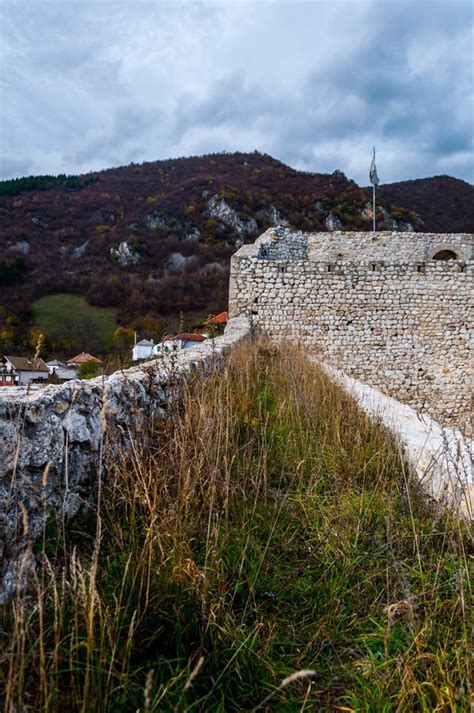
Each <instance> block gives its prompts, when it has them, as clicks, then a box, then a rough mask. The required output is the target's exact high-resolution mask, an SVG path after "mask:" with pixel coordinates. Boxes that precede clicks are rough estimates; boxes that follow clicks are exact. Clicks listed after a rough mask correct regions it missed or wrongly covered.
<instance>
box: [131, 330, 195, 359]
mask: <svg viewBox="0 0 474 713" xmlns="http://www.w3.org/2000/svg"><path fill="white" fill-rule="evenodd" d="M205 339H206V335H204V334H198V333H197V332H181V333H180V334H176V335H174V336H169V337H163V339H162V341H161V342H158V343H157V344H154V343H153V341H151V340H148V339H142V340H141V341H140V342H137V343H136V344H135V346H134V347H133V349H132V360H133V361H139V360H140V359H151V358H152V357H154V356H159V355H161V354H171V353H172V352H176V351H179V350H180V349H189V347H194V346H196V344H200V343H201V342H203V341H204V340H205Z"/></svg>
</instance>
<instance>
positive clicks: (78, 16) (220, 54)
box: [0, 0, 474, 185]
mask: <svg viewBox="0 0 474 713" xmlns="http://www.w3.org/2000/svg"><path fill="white" fill-rule="evenodd" d="M0 82H1V83H0V102H1V107H0V177H1V178H11V177H17V176H22V175H30V174H44V173H52V174H57V173H87V172H88V171H94V170H98V169H101V168H108V167H111V166H119V165H124V164H128V163H130V162H135V163H141V162H142V161H154V160H157V159H165V158H170V157H178V156H190V155H196V154H204V153H209V152H217V151H253V150H255V149H257V150H259V151H261V152H264V153H268V154H270V155H272V156H274V157H275V158H277V159H279V160H281V161H283V162H285V163H287V164H288V165H290V166H292V167H294V168H297V169H302V170H306V171H315V172H329V173H331V172H332V171H334V170H336V169H339V170H342V171H344V173H345V174H346V175H347V176H348V177H349V178H352V179H354V180H356V181H357V182H358V183H359V184H361V185H367V183H368V169H369V165H370V161H371V154H372V147H373V146H376V148H377V169H378V173H379V176H380V180H381V182H382V183H388V182H392V181H399V180H406V179H411V178H419V177H423V176H430V175H439V174H449V175H452V176H456V177H458V178H463V179H464V180H467V181H470V182H473V181H474V148H473V143H474V142H473V117H474V78H473V5H472V4H471V2H464V1H463V2H460V1H458V0H425V1H421V0H397V2H391V1H389V0H350V1H346V0H331V2H319V1H318V0H312V1H306V2H300V0H288V1H284V0H282V1H274V0H240V1H234V0H215V1H208V0H202V1H201V0H199V1H197V2H188V1H186V0H172V1H168V2H165V1H162V0H153V1H149V0H0Z"/></svg>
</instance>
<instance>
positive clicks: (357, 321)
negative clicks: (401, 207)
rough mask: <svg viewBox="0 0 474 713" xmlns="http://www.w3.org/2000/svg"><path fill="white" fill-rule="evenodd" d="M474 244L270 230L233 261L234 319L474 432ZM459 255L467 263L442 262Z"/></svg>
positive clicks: (448, 238) (450, 238) (455, 239)
mask: <svg viewBox="0 0 474 713" xmlns="http://www.w3.org/2000/svg"><path fill="white" fill-rule="evenodd" d="M471 245H472V236H469V235H438V234H419V233H411V234H407V233H404V234H400V233H376V234H371V233H338V234H335V233H331V234H312V235H306V236H305V235H304V234H302V233H291V232H289V231H287V230H282V229H277V230H270V231H267V233H264V235H263V236H261V237H260V238H259V239H258V240H257V241H256V243H255V244H254V245H246V246H244V247H242V248H241V249H240V250H239V251H238V252H237V253H236V254H235V255H234V256H233V258H232V263H231V280H230V304H229V309H230V313H231V315H235V314H246V315H247V316H249V318H250V319H251V321H252V323H253V324H254V325H255V326H256V327H260V328H261V329H262V330H264V331H265V332H267V333H269V334H270V335H272V336H274V337H276V338H290V339H295V340H300V341H301V342H303V343H304V344H306V345H308V346H309V347H310V348H311V349H313V350H314V351H316V352H318V353H320V354H321V356H322V357H323V358H324V359H325V360H327V361H328V362H329V363H330V364H333V365H334V366H336V367H338V368H340V369H342V370H343V371H344V372H345V373H347V374H349V375H351V376H353V377H355V378H357V379H359V380H361V381H363V382H365V383H366V384H369V385H371V386H374V387H377V388H380V389H381V390H382V391H383V392H385V393H387V394H388V395H390V396H393V397H395V398H397V399H399V400H401V401H403V402H405V403H407V404H409V405H410V406H412V407H413V408H415V409H416V410H417V411H418V412H424V411H426V412H428V413H430V414H431V415H432V416H433V417H434V418H435V419H437V420H438V421H439V422H440V423H442V424H445V425H454V426H458V427H461V428H468V426H467V422H468V420H469V414H470V406H471V404H470V401H471V383H470V363H469V358H470V341H469V334H470V328H471V327H472V322H471V314H472V273H473V262H472V260H471V252H470V250H471ZM449 248H451V249H453V250H454V251H456V254H457V257H458V259H455V260H448V261H441V260H434V259H432V258H433V256H434V254H435V253H436V252H437V250H439V249H449Z"/></svg>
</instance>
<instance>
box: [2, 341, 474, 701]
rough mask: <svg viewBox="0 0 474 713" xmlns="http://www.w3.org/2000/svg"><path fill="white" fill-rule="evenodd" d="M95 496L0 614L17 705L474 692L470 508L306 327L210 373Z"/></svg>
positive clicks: (425, 696)
mask: <svg viewBox="0 0 474 713" xmlns="http://www.w3.org/2000/svg"><path fill="white" fill-rule="evenodd" d="M99 512H100V520H99V524H100V527H99V528H97V529H96V527H95V522H91V520H90V519H89V520H85V521H84V522H82V523H80V522H76V523H75V524H74V527H72V526H70V527H69V528H68V533H67V537H66V540H65V542H63V541H62V537H61V536H60V534H59V532H58V531H57V529H56V531H55V530H54V528H51V531H50V532H49V533H48V537H47V538H46V539H47V545H48V546H47V548H46V552H47V555H48V558H49V559H48V560H46V559H45V568H44V571H43V572H42V571H41V570H40V571H39V573H38V581H37V592H36V593H33V594H31V595H30V597H31V600H33V601H35V602H36V606H35V607H34V608H32V607H31V600H30V606H29V605H28V602H27V601H23V600H19V601H17V602H16V605H15V616H14V617H12V616H11V615H9V614H8V613H6V614H4V617H3V628H4V633H5V654H4V656H3V662H2V663H3V664H4V666H3V670H4V671H5V672H6V673H5V684H6V690H7V695H8V700H10V701H11V702H12V703H14V704H15V705H16V706H17V707H18V708H17V709H18V710H21V707H22V706H30V710H35V711H36V710H45V711H62V710H65V709H69V710H70V711H111V712H112V711H113V713H120V712H122V711H123V712H126V711H127V712H128V711H137V710H140V711H143V712H145V711H147V712H148V713H149V712H151V711H160V712H162V711H170V712H171V711H213V712H214V711H222V712H224V711H226V712H227V711H285V712H287V711H290V712H292V711H295V712H296V711H314V710H318V711H319V710H321V711H337V710H339V711H367V712H374V713H376V712H377V713H378V712H380V711H381V712H387V713H388V712H389V711H407V712H408V711H423V712H425V711H426V713H428V712H430V713H431V712H432V711H435V710H436V711H468V710H469V693H470V688H469V686H470V673H469V653H470V651H469V641H470V636H469V634H470V632H469V621H470V620H469V611H468V605H469V596H470V589H469V586H470V580H469V577H468V561H469V552H468V548H469V547H470V548H471V553H472V541H470V540H469V537H468V535H469V533H468V531H467V527H466V526H465V525H463V524H462V523H460V522H458V521H456V520H454V519H453V518H452V517H450V516H449V515H448V514H446V513H437V512H435V511H434V510H432V509H431V506H430V505H429V504H427V503H426V502H425V501H424V500H423V499H422V498H421V497H420V494H419V492H418V491H417V488H416V486H415V484H414V483H412V482H411V481H410V478H409V475H408V473H407V471H406V468H405V464H404V463H403V461H402V459H401V458H400V455H399V453H398V451H397V448H396V446H395V444H394V443H393V442H392V441H391V440H390V438H389V437H388V436H387V434H386V433H385V431H384V430H383V429H381V428H379V427H377V426H374V425H373V424H372V423H370V422H369V421H368V419H367V418H366V416H365V415H364V414H363V413H361V412H360V411H359V410H358V408H357V407H356V405H355V404H354V402H353V401H352V400H351V399H350V398H349V397H348V396H347V395H345V394H344V393H343V392H342V391H341V390H340V389H339V388H338V387H337V386H335V385H334V384H333V383H332V382H330V381H329V380H328V378H327V377H326V376H324V374H322V373H321V372H320V371H319V370H318V369H317V368H316V367H315V366H311V365H309V364H308V362H307V361H306V359H305V357H304V355H303V354H302V353H300V352H298V351H297V350H296V349H294V348H289V347H288V348H285V349H283V350H282V351H281V352H280V353H278V354H272V353H270V352H269V351H268V350H267V348H266V347H265V345H264V344H263V343H262V344H259V345H253V346H252V345H245V346H243V347H242V348H241V349H239V350H237V351H236V352H235V353H234V354H233V356H232V357H231V358H230V360H229V362H228V364H227V365H226V366H225V367H223V371H220V372H219V373H216V374H215V375H214V376H211V377H207V378H206V379H204V378H201V377H197V378H196V380H195V382H194V383H191V384H189V388H188V392H187V393H186V396H185V399H184V403H183V405H182V407H180V408H179V409H178V410H177V411H176V412H175V414H174V415H173V417H172V418H170V419H169V420H168V421H167V422H165V423H162V424H160V425H159V427H158V428H157V429H156V430H155V431H154V432H153V433H152V434H142V435H141V437H140V440H138V439H137V442H136V447H135V452H134V454H132V456H129V457H125V456H124V457H123V459H122V461H121V462H115V463H114V464H111V465H110V468H109V476H108V479H107V482H106V483H105V484H104V487H103V490H102V497H101V504H100V507H99ZM53 535H54V537H53ZM45 541H46V540H45ZM55 542H56V546H55ZM471 558H472V554H471ZM49 561H51V562H52V564H53V565H54V568H55V572H56V574H55V575H54V576H52V570H50V569H49V564H48V562H49ZM471 561H472V559H471ZM61 567H64V570H63V573H61ZM12 710H13V709H12Z"/></svg>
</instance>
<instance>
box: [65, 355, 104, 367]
mask: <svg viewBox="0 0 474 713" xmlns="http://www.w3.org/2000/svg"><path fill="white" fill-rule="evenodd" d="M89 361H95V362H97V364H102V361H101V360H100V359H98V358H97V357H95V356H92V354H88V353H87V352H81V353H80V354H76V356H75V357H72V359H68V360H67V362H66V364H67V366H73V367H79V366H80V365H81V364H85V363H86V362H89Z"/></svg>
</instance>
